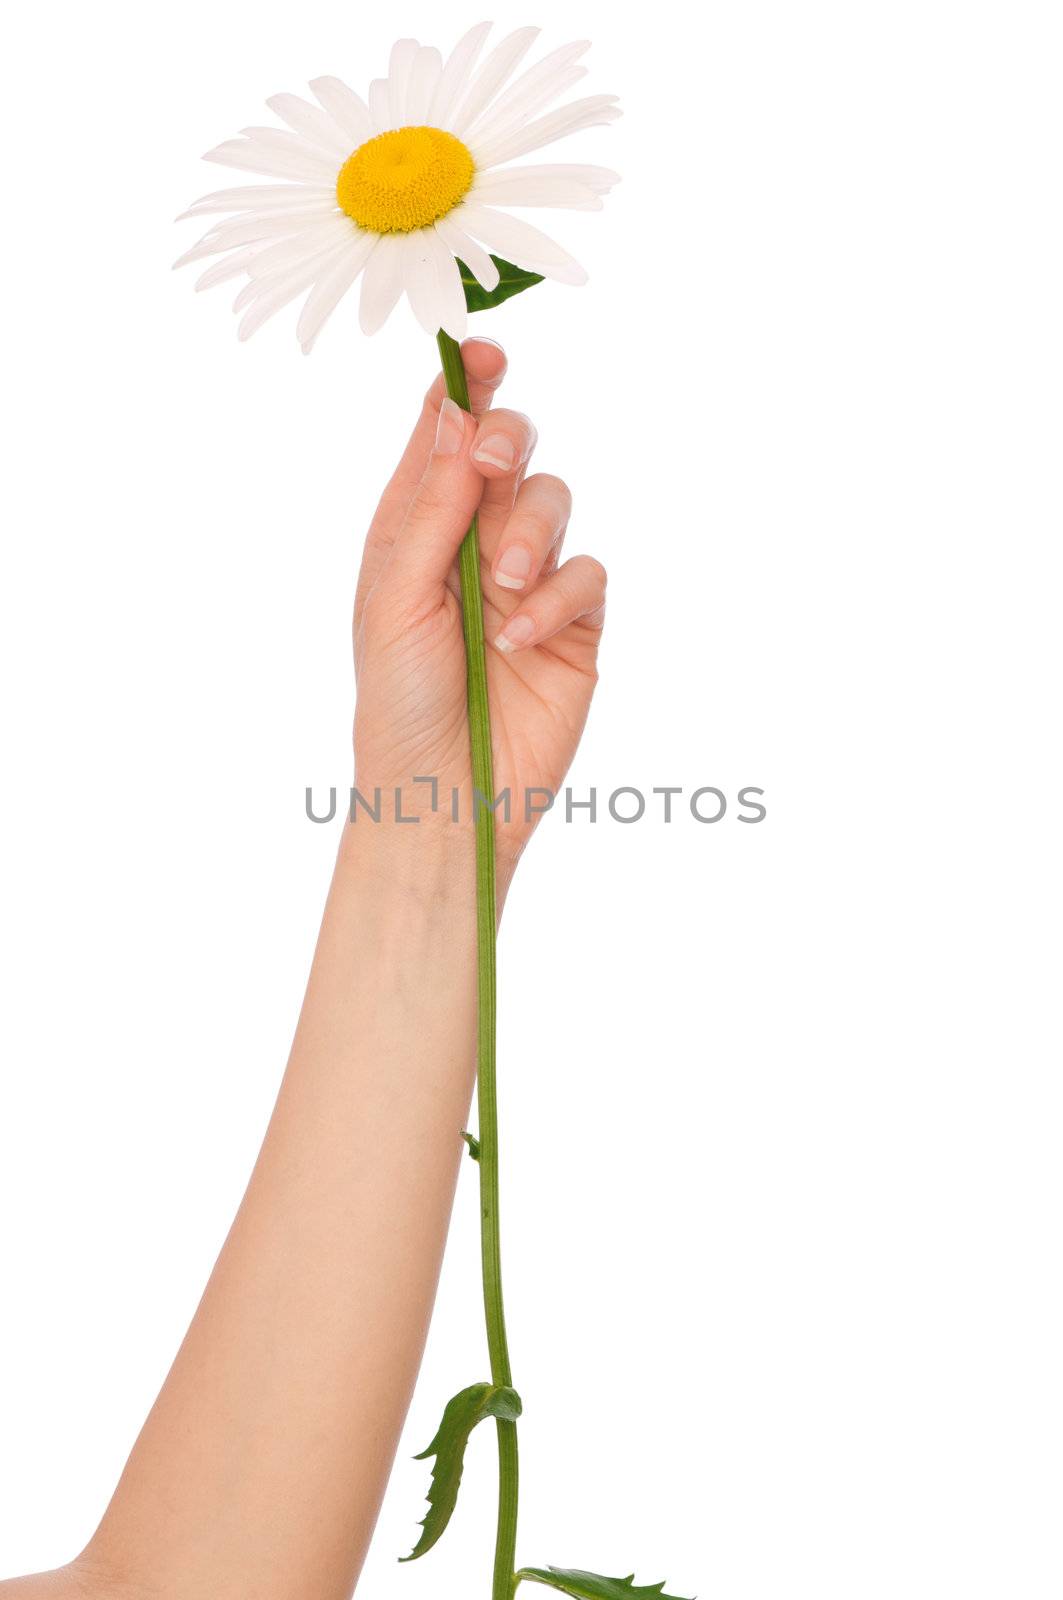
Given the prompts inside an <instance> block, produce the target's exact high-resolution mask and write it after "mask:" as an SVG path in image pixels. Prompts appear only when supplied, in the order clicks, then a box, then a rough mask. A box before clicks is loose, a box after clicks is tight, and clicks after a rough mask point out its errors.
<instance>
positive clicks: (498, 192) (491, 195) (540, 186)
mask: <svg viewBox="0 0 1063 1600" xmlns="http://www.w3.org/2000/svg"><path fill="white" fill-rule="evenodd" d="M503 174H504V176H503ZM469 199H470V200H475V201H483V203H484V204H485V205H495V206H562V207H567V208H570V209H575V210H579V211H585V210H591V211H600V210H601V209H602V202H601V200H599V198H598V196H597V195H596V194H595V192H594V190H593V189H590V188H588V187H587V185H586V184H585V183H573V182H572V181H571V179H569V178H527V177H524V176H523V175H519V174H518V173H517V172H516V171H510V172H508V173H507V172H506V171H505V168H496V169H495V170H494V171H493V172H485V173H483V174H482V175H481V176H478V177H477V178H476V180H475V181H474V183H473V186H472V190H471V192H470V194H469Z"/></svg>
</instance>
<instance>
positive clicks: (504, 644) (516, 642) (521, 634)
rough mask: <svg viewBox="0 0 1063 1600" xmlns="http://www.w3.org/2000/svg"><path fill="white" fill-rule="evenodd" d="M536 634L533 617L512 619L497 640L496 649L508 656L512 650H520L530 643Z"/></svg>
mask: <svg viewBox="0 0 1063 1600" xmlns="http://www.w3.org/2000/svg"><path fill="white" fill-rule="evenodd" d="M534 632H535V623H534V622H533V621H532V619H531V617H510V619H509V621H508V622H507V623H506V625H505V627H504V628H503V629H502V632H501V633H500V634H499V635H498V637H497V638H496V639H495V648H496V649H497V650H501V651H502V652H503V654H506V653H507V652H508V651H510V650H519V649H520V647H521V645H525V644H527V643H528V640H529V639H530V638H531V636H532V634H533V633H534Z"/></svg>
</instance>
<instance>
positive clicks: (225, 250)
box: [175, 23, 620, 352]
mask: <svg viewBox="0 0 1063 1600" xmlns="http://www.w3.org/2000/svg"><path fill="white" fill-rule="evenodd" d="M490 27H491V24H490V23H480V24H478V25H477V26H476V27H475V28H472V29H470V30H469V32H468V33H467V34H466V35H465V36H464V38H463V39H461V40H460V41H459V42H458V44H457V45H456V46H455V47H454V49H453V50H452V52H451V54H450V56H449V57H448V59H447V60H446V62H444V60H443V58H442V56H441V54H440V52H439V51H438V50H437V49H435V48H434V46H432V45H422V44H419V43H418V42H417V40H416V39H400V40H399V41H398V43H397V44H396V45H395V46H394V47H393V49H392V51H391V59H390V62H389V66H388V75H387V77H386V78H377V79H375V80H374V81H373V82H372V83H371V84H370V85H369V98H368V101H365V100H363V99H361V97H360V96H359V95H357V94H355V92H354V91H353V90H352V89H349V88H348V87H347V85H346V84H345V83H342V82H341V81H340V79H339V78H315V79H314V81H313V82H312V83H311V85H310V89H311V91H312V93H313V95H314V99H315V100H316V102H317V104H316V105H315V104H313V103H312V102H311V101H309V100H304V99H302V98H300V96H298V95H293V94H278V95H274V96H273V97H272V99H270V100H268V101H267V102H266V103H267V105H268V106H269V107H270V110H271V111H273V112H274V113H275V115H276V116H277V117H278V118H279V119H280V121H281V122H282V123H283V124H285V126H283V127H269V128H267V127H254V128H245V129H244V130H243V135H242V137H241V138H238V139H230V140H229V141H227V142H226V143H225V144H221V145H219V146H218V148H217V149H216V150H211V151H209V152H208V153H207V155H206V156H205V158H204V159H205V160H207V161H214V162H217V163H218V165H219V166H226V167H237V168H240V169H242V170H243V171H246V172H252V173H258V174H261V175H263V176H265V177H267V178H272V179H274V180H276V181H275V182H273V183H269V184H265V185H255V186H250V187H244V188H237V189H223V190H221V191H220V192H218V193H216V194H209V195H205V196H204V197H203V199H201V200H197V201H196V203H195V204H194V205H193V206H192V207H191V209H190V210H189V211H186V212H185V213H184V216H185V217H191V216H197V217H198V216H203V215H207V214H210V213H215V212H226V213H230V215H229V216H227V217H226V218H225V220H224V221H221V222H219V223H217V224H215V226H214V227H212V228H211V230H210V232H209V233H207V234H205V235H204V237H203V238H202V239H201V240H200V241H199V243H198V244H196V245H194V246H193V248H192V249H191V250H189V251H187V252H186V253H185V254H184V255H183V256H182V257H181V258H180V260H179V261H177V262H175V266H183V265H185V263H187V262H191V261H200V260H203V259H205V258H207V257H210V256H217V257H219V258H220V259H219V260H217V261H216V262H214V263H213V264H212V265H211V266H209V267H208V268H207V270H206V271H205V272H204V273H203V275H202V276H201V277H200V278H199V279H198V280H197V283H196V288H197V289H207V288H210V287H211V286H212V285H213V284H219V283H224V282H225V281H226V280H231V279H234V278H246V282H245V283H244V285H243V287H242V288H241V289H240V292H239V294H238V295H237V297H236V302H235V306H234V309H235V310H237V311H242V312H243V313H244V314H243V317H242V319H241V322H240V325H239V336H240V338H241V339H247V338H249V337H250V335H251V334H252V333H254V332H255V330H256V329H257V328H260V327H261V326H262V324H263V323H264V322H266V321H267V320H268V319H269V318H270V317H271V316H273V315H274V313H275V312H278V311H280V310H281V309H282V308H283V307H284V306H286V305H288V304H289V303H290V302H291V301H293V300H295V299H297V298H298V296H300V295H305V297H306V298H305V300H304V302H303V306H302V310H301V312H300V315H299V322H298V326H297V330H296V331H297V336H298V338H299V341H300V343H301V345H302V347H303V350H304V351H306V352H309V350H310V349H311V347H312V346H313V343H314V341H315V339H316V338H317V336H318V334H319V333H320V332H321V329H322V327H323V326H324V324H325V322H326V321H327V319H328V317H329V316H330V315H331V313H332V312H333V311H334V310H335V308H336V306H337V305H338V304H339V302H340V300H342V298H343V296H344V295H345V294H346V293H347V292H348V290H350V289H351V288H352V287H353V286H354V284H355V283H356V282H357V280H358V279H359V278H360V279H361V301H360V318H361V325H362V330H363V332H365V333H375V332H376V331H377V329H378V328H380V327H382V326H383V324H384V322H385V321H386V320H387V318H388V316H389V315H390V314H391V312H392V310H393V309H394V307H395V305H396V304H397V303H398V301H399V299H400V298H401V297H402V295H403V293H405V294H406V296H407V298H408V299H409V302H410V305H411V307H412V309H413V312H414V315H415V316H416V317H417V320H418V321H419V322H420V323H421V325H422V327H424V328H425V329H426V330H427V331H428V332H429V333H432V334H435V333H436V332H438V330H439V329H440V328H442V329H443V330H444V331H445V332H446V333H448V334H449V335H450V336H451V337H452V338H454V339H461V338H462V337H463V336H464V333H465V322H466V300H465V291H464V287H463V284H462V277H461V269H460V266H459V263H464V265H465V267H466V268H467V270H468V273H469V275H470V276H471V277H472V278H474V279H475V280H476V282H477V283H479V284H480V285H481V287H482V288H483V289H484V290H485V291H487V292H488V293H490V292H492V291H493V290H495V289H496V288H497V287H498V284H499V265H498V262H499V258H502V265H503V267H504V266H505V264H506V263H507V262H511V263H513V265H514V266H517V267H520V268H523V269H524V270H525V271H527V272H533V273H537V274H538V275H539V276H540V277H544V278H552V279H555V280H556V281H557V282H559V283H573V284H578V283H583V282H585V281H586V273H585V272H584V270H583V268H582V267H581V266H580V265H579V264H578V262H576V261H574V260H573V259H572V257H571V256H570V255H569V254H568V253H567V252H566V251H565V250H563V249H562V248H561V246H560V245H559V244H556V243H555V242H554V240H553V239H551V238H550V237H549V236H548V235H547V234H545V233H542V232H541V231H540V230H539V229H538V228H536V227H533V226H532V224H531V223H529V222H526V221H524V220H523V219H521V218H518V217H514V216H511V215H510V214H509V211H508V209H505V210H504V209H500V208H502V207H506V208H508V207H518V208H524V207H540V206H555V207H559V208H568V209H576V210H583V211H594V210H599V209H600V208H601V204H602V201H601V196H602V195H603V194H605V193H606V192H607V191H608V190H609V189H610V188H611V187H612V185H613V184H614V183H615V182H617V174H616V173H614V172H610V171H609V170H608V169H607V168H605V167H591V166H584V165H577V164H574V163H571V164H551V165H535V166H531V165H518V166H511V165H509V163H510V162H513V161H515V160H517V159H518V158H519V157H521V156H526V155H529V154H530V153H531V152H532V151H536V150H540V149H542V148H543V146H544V145H548V144H552V143H553V142H554V141H555V140H557V139H561V138H564V137H565V136H566V135H567V134H570V133H576V132H578V131H579V130H581V129H583V128H588V127H591V126H592V125H593V124H595V123H602V122H611V121H612V120H613V119H614V118H615V117H618V116H619V115H620V111H619V108H618V106H617V104H616V96H615V95H604V94H600V95H592V96H590V97H589V98H586V99H582V100H573V101H570V102H568V103H567V104H565V105H561V106H556V107H555V106H554V102H555V101H557V100H558V99H559V97H560V96H561V95H563V94H564V93H565V92H566V91H567V90H568V89H570V88H572V86H573V84H575V83H577V82H578V81H579V79H580V78H582V77H583V76H584V75H585V73H586V70H587V69H586V68H585V67H583V66H580V65H579V59H580V57H581V56H582V55H583V54H584V53H585V51H586V50H587V49H588V43H587V42H586V41H579V42H578V43H575V44H568V45H563V46H562V47H561V48H560V49H559V50H555V51H553V52H552V53H551V54H550V55H547V56H545V57H544V58H543V59H542V60H541V61H539V62H537V63H536V64H535V65H534V66H532V67H529V68H527V70H525V71H524V72H522V73H521V74H520V75H519V76H517V77H514V74H515V73H516V72H517V69H518V67H519V66H520V64H521V62H522V61H523V59H524V57H525V55H526V54H527V52H528V50H529V49H530V47H531V45H532V43H533V41H534V40H535V39H536V37H537V36H538V33H539V30H538V28H518V29H517V31H516V32H515V33H511V34H509V35H508V37H506V38H504V39H502V40H501V42H500V43H499V44H497V45H495V47H494V48H493V49H492V50H490V51H489V52H488V53H487V55H486V56H483V57H482V59H481V56H482V52H483V49H484V45H485V43H486V39H487V35H488V33H489V31H490ZM551 107H553V109H551ZM179 220H181V219H179Z"/></svg>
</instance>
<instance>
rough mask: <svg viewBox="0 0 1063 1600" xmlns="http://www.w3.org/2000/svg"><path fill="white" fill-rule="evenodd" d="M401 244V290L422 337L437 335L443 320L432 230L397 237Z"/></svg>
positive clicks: (422, 230)
mask: <svg viewBox="0 0 1063 1600" xmlns="http://www.w3.org/2000/svg"><path fill="white" fill-rule="evenodd" d="M400 237H401V240H402V286H403V288H404V289H405V290H406V297H407V299H408V300H409V302H410V305H411V306H412V307H413V314H414V316H415V317H416V318H417V320H418V322H419V323H420V324H421V327H422V328H423V329H424V331H425V333H431V334H435V333H437V332H438V331H439V328H440V326H441V320H440V319H441V317H442V296H441V294H440V289H439V273H438V271H437V269H436V254H435V250H434V249H433V247H432V243H431V241H433V240H434V239H435V238H436V235H435V234H434V232H433V230H432V229H431V228H418V229H417V230H416V232H414V233H404V234H401V235H400Z"/></svg>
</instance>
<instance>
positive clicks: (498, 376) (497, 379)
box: [461, 338, 509, 389]
mask: <svg viewBox="0 0 1063 1600" xmlns="http://www.w3.org/2000/svg"><path fill="white" fill-rule="evenodd" d="M461 359H462V361H463V362H464V363H465V371H466V374H467V376H468V377H469V378H470V379H471V380H472V381H473V382H474V383H482V384H484V385H485V386H486V387H487V388H489V389H496V388H497V387H498V385H499V384H500V383H501V382H502V379H503V378H504V377H505V375H506V368H507V367H508V365H509V362H508V360H507V357H506V352H505V351H504V350H503V348H502V346H501V345H500V344H497V343H496V342H495V340H494V339H482V338H475V339H466V340H465V341H464V343H463V344H462V347H461Z"/></svg>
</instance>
